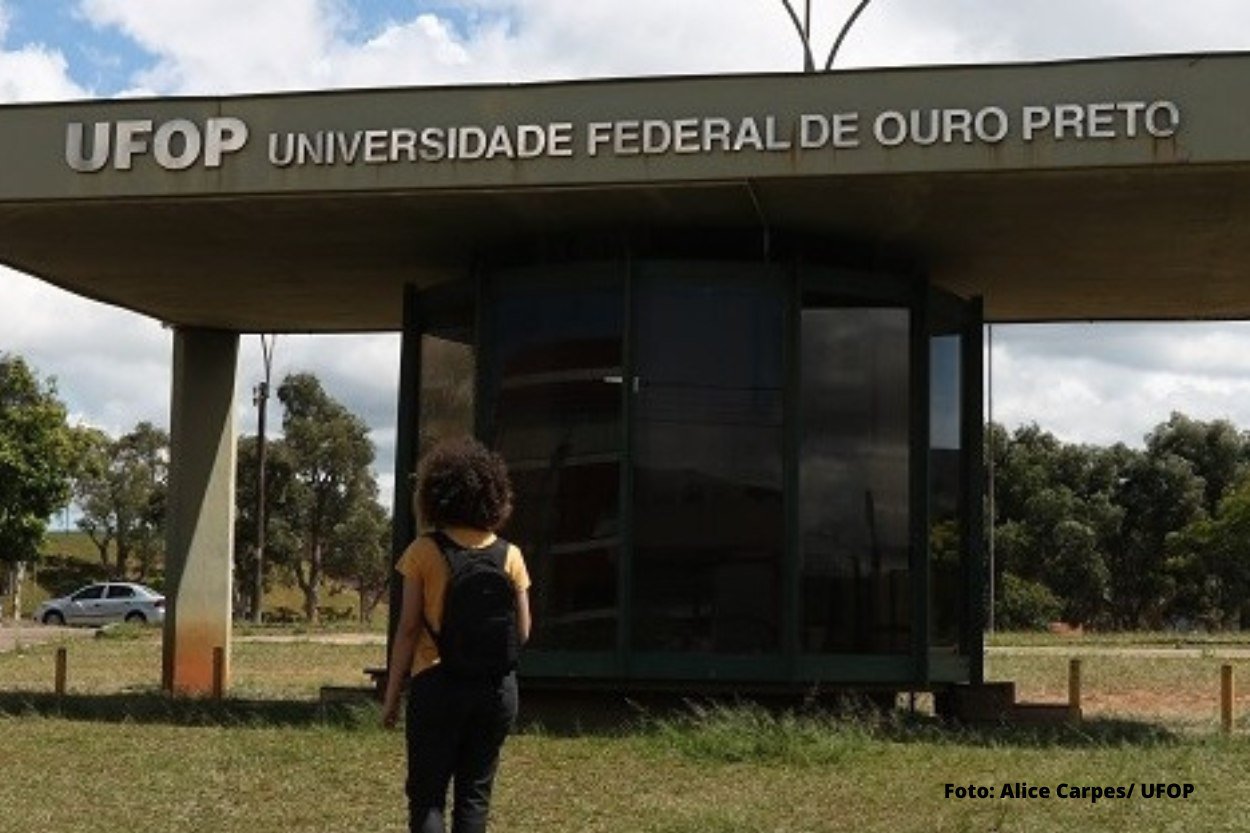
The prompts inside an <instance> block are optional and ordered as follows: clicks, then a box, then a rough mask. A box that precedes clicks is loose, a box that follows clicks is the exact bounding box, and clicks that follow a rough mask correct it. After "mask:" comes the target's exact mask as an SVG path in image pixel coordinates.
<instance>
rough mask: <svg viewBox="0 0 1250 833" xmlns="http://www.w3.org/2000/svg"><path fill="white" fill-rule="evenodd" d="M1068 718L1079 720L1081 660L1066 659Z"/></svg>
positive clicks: (1073, 720)
mask: <svg viewBox="0 0 1250 833" xmlns="http://www.w3.org/2000/svg"><path fill="white" fill-rule="evenodd" d="M1068 720H1070V721H1072V722H1073V723H1080V722H1081V661H1080V659H1077V658H1076V657H1073V658H1072V659H1070V660H1068Z"/></svg>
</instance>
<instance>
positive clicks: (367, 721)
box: [0, 692, 379, 729]
mask: <svg viewBox="0 0 1250 833" xmlns="http://www.w3.org/2000/svg"><path fill="white" fill-rule="evenodd" d="M3 716H9V717H24V716H38V717H54V718H62V719H65V720H79V721H88V722H97V723H145V724H163V725H169V726H227V727H254V728H270V727H320V726H333V727H337V728H348V729H358V728H366V727H374V726H377V725H378V721H379V717H378V711H377V707H376V706H375V705H373V704H371V703H368V702H327V703H321V702H317V701H307V700H240V699H234V698H226V699H223V700H208V699H191V698H177V697H169V696H167V695H165V694H162V693H159V692H139V693H135V692H129V693H121V694H66V695H63V696H59V697H58V696H57V695H55V694H44V693H37V692H0V717H3Z"/></svg>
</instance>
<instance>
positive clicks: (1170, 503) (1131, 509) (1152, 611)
mask: <svg viewBox="0 0 1250 833" xmlns="http://www.w3.org/2000/svg"><path fill="white" fill-rule="evenodd" d="M1203 495H1204V483H1203V480H1202V478H1200V477H1198V475H1197V474H1196V473H1195V472H1194V468H1193V466H1192V465H1191V464H1190V462H1189V461H1188V460H1185V459H1184V458H1182V457H1178V456H1177V455H1175V454H1173V453H1171V452H1166V451H1162V452H1160V451H1148V452H1147V453H1146V454H1143V455H1141V456H1140V457H1137V458H1135V459H1134V460H1132V461H1131V462H1130V463H1129V464H1128V465H1127V466H1126V467H1125V469H1124V474H1123V476H1122V478H1121V482H1120V485H1119V488H1118V490H1117V494H1116V502H1117V503H1118V504H1119V505H1120V507H1121V508H1122V509H1123V511H1124V519H1123V522H1122V524H1121V529H1120V535H1119V536H1118V539H1117V540H1116V541H1115V542H1114V543H1113V545H1112V547H1111V548H1110V550H1109V552H1108V557H1109V566H1110V568H1111V572H1112V575H1113V577H1114V581H1113V582H1112V587H1111V590H1112V592H1111V614H1112V617H1113V620H1114V623H1115V624H1116V625H1117V626H1119V627H1122V628H1137V627H1160V626H1161V625H1162V624H1163V621H1164V618H1165V616H1166V615H1167V614H1168V613H1169V611H1171V610H1172V609H1173V605H1172V597H1173V596H1174V595H1175V585H1174V582H1173V581H1172V580H1171V578H1170V577H1169V571H1168V538H1169V536H1171V535H1173V534H1175V533H1178V532H1180V531H1181V530H1183V529H1184V528H1185V527H1187V526H1189V525H1190V524H1191V523H1193V522H1195V521H1198V520H1200V519H1201V518H1203V517H1205V512H1204V511H1203Z"/></svg>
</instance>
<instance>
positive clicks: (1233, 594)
mask: <svg viewBox="0 0 1250 833" xmlns="http://www.w3.org/2000/svg"><path fill="white" fill-rule="evenodd" d="M1168 543H1169V552H1170V554H1171V556H1172V557H1171V559H1170V561H1169V565H1170V567H1171V571H1172V574H1173V576H1174V578H1175V581H1176V586H1177V593H1176V597H1177V598H1176V601H1177V604H1176V613H1177V615H1178V616H1185V617H1187V618H1192V619H1193V620H1195V621H1198V622H1201V623H1202V624H1204V625H1206V627H1208V628H1209V629H1213V630H1214V629H1221V628H1229V627H1242V626H1245V625H1246V624H1247V621H1250V479H1245V480H1242V481H1241V482H1240V483H1239V484H1238V485H1237V486H1236V487H1235V488H1233V489H1232V490H1230V492H1229V493H1228V494H1227V495H1226V496H1225V497H1224V499H1223V500H1221V501H1220V504H1219V506H1218V507H1217V510H1216V514H1215V517H1213V518H1205V517H1204V518H1200V519H1198V520H1196V521H1194V522H1193V523H1191V524H1190V525H1189V526H1188V527H1186V529H1184V530H1183V531H1182V532H1180V533H1178V534H1176V535H1174V536H1172V538H1171V539H1170V540H1169V542H1168Z"/></svg>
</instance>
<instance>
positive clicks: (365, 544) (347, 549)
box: [326, 491, 391, 623]
mask: <svg viewBox="0 0 1250 833" xmlns="http://www.w3.org/2000/svg"><path fill="white" fill-rule="evenodd" d="M327 549H328V551H327V558H326V565H327V566H326V572H327V573H328V574H329V575H330V577H332V578H334V579H337V580H339V581H343V582H346V583H348V584H350V585H351V586H352V587H353V588H355V590H356V594H357V597H358V599H359V615H360V621H361V622H362V623H367V622H371V621H373V611H374V609H375V608H377V606H378V603H379V602H381V601H382V597H383V596H384V595H386V591H387V589H388V587H389V579H390V572H391V559H390V550H391V523H390V518H389V517H388V515H387V513H386V510H384V509H383V508H382V506H381V505H380V504H379V503H378V502H377V493H376V491H375V492H374V494H373V497H372V499H370V500H365V501H360V502H358V503H357V504H356V505H355V506H354V507H352V509H351V511H350V513H349V515H348V516H347V518H346V519H345V520H343V521H342V522H341V523H339V524H338V525H336V526H335V528H334V532H333V534H332V535H331V539H330V545H329V547H328V548H327Z"/></svg>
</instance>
